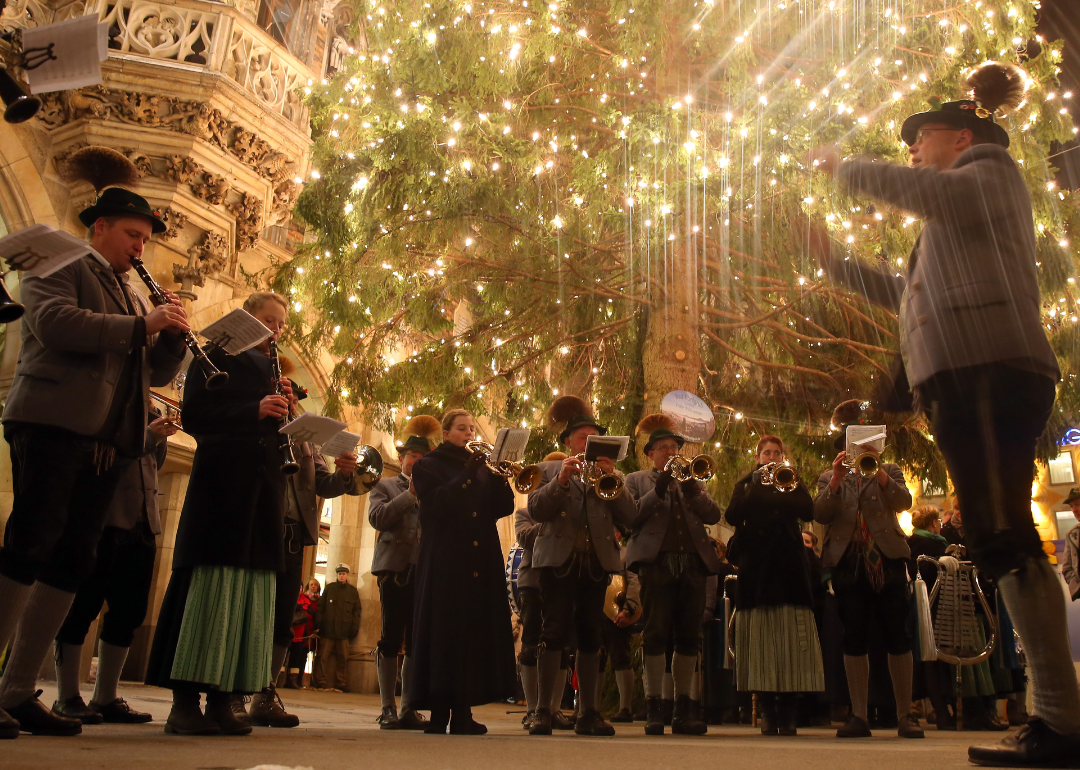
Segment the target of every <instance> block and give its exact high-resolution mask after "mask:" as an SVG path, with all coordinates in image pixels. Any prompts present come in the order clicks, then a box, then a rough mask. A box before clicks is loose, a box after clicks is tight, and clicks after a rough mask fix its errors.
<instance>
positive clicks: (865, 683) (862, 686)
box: [844, 655, 870, 722]
mask: <svg viewBox="0 0 1080 770" xmlns="http://www.w3.org/2000/svg"><path fill="white" fill-rule="evenodd" d="M844 672H845V673H846V674H847V685H848V694H849V695H850V696H851V713H852V714H854V715H855V716H857V717H858V718H859V719H861V720H863V721H864V722H865V721H866V700H867V698H868V697H869V691H870V658H869V657H868V656H866V655H845V656H844Z"/></svg>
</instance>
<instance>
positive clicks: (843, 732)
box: [836, 714, 872, 738]
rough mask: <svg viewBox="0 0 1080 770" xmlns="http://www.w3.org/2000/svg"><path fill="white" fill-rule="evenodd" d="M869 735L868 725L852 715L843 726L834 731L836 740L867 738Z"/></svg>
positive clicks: (860, 718) (863, 720)
mask: <svg viewBox="0 0 1080 770" xmlns="http://www.w3.org/2000/svg"><path fill="white" fill-rule="evenodd" d="M871 735H872V733H871V732H870V725H868V724H867V723H866V720H865V719H863V718H862V717H857V716H855V715H854V714H852V715H851V716H849V717H848V718H847V721H846V722H844V726H843V727H841V728H840V729H839V730H837V731H836V737H837V738H869V737H871Z"/></svg>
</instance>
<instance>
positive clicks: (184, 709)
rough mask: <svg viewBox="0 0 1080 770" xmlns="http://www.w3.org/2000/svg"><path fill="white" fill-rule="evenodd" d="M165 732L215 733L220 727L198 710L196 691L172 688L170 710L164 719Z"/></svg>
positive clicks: (174, 733) (219, 730) (184, 733)
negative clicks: (167, 716)
mask: <svg viewBox="0 0 1080 770" xmlns="http://www.w3.org/2000/svg"><path fill="white" fill-rule="evenodd" d="M165 732H166V733H168V734H170V735H217V734H218V733H220V732H221V729H220V728H219V727H218V726H217V723H216V722H214V721H213V720H212V719H207V718H206V717H205V716H203V713H202V711H201V710H199V693H198V692H190V691H187V690H173V702H172V711H170V712H169V718H168V719H167V720H166V721H165Z"/></svg>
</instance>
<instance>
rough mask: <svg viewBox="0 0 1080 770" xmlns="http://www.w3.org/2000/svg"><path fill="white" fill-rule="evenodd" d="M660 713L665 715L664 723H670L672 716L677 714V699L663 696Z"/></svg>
mask: <svg viewBox="0 0 1080 770" xmlns="http://www.w3.org/2000/svg"><path fill="white" fill-rule="evenodd" d="M660 713H661V714H662V715H663V717H664V724H665V725H670V724H671V718H672V717H673V716H674V715H675V701H674V700H672V699H669V698H661V699H660Z"/></svg>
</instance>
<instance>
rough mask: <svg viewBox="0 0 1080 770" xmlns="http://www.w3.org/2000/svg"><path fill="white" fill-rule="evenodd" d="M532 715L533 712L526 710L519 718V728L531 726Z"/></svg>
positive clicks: (524, 728)
mask: <svg viewBox="0 0 1080 770" xmlns="http://www.w3.org/2000/svg"><path fill="white" fill-rule="evenodd" d="M533 716H535V714H534V713H533V712H532V711H526V712H525V716H523V717H522V718H521V729H522V730H528V729H529V727H531V726H532V722H533Z"/></svg>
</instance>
